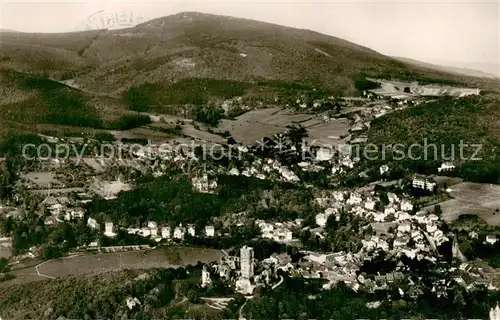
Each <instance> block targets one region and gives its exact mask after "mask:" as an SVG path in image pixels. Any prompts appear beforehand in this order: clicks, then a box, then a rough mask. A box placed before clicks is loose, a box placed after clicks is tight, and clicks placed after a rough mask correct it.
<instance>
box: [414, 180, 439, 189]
mask: <svg viewBox="0 0 500 320" xmlns="http://www.w3.org/2000/svg"><path fill="white" fill-rule="evenodd" d="M411 184H412V186H413V187H414V188H418V189H422V190H428V191H433V190H434V187H435V186H436V183H435V182H432V181H429V180H425V179H421V178H416V177H415V178H413V180H412V183H411Z"/></svg>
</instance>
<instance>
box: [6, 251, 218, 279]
mask: <svg viewBox="0 0 500 320" xmlns="http://www.w3.org/2000/svg"><path fill="white" fill-rule="evenodd" d="M222 255H223V254H222V252H221V251H219V250H215V249H205V248H189V247H172V248H159V249H154V250H148V251H128V252H117V253H99V254H84V255H80V256H72V257H66V258H62V259H57V260H50V261H47V262H44V263H41V264H39V265H38V267H28V268H24V269H19V270H15V271H13V272H12V274H14V275H15V276H16V278H15V279H13V280H9V281H6V282H4V283H2V284H0V286H1V285H3V284H5V285H7V284H14V283H28V282H33V281H40V280H46V279H48V278H57V277H65V276H77V275H82V274H96V273H101V272H105V271H111V270H121V269H150V268H177V267H181V266H187V265H195V264H197V263H198V261H201V262H204V263H208V262H212V261H218V260H219V259H220V258H221V257H222ZM37 270H38V271H37Z"/></svg>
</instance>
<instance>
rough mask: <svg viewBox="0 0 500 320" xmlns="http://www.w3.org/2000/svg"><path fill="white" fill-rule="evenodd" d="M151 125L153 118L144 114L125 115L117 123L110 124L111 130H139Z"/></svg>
mask: <svg viewBox="0 0 500 320" xmlns="http://www.w3.org/2000/svg"><path fill="white" fill-rule="evenodd" d="M150 123H151V118H150V117H149V116H148V115H143V114H125V115H123V116H121V117H120V118H119V119H118V120H116V121H115V122H113V123H111V124H109V125H108V126H107V127H108V128H109V129H115V130H129V129H133V128H138V127H142V126H145V125H147V124H150Z"/></svg>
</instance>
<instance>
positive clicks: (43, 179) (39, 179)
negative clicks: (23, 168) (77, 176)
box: [21, 172, 61, 188]
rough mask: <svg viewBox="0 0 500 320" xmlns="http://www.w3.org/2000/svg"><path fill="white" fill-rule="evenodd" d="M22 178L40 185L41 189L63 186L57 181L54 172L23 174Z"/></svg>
mask: <svg viewBox="0 0 500 320" xmlns="http://www.w3.org/2000/svg"><path fill="white" fill-rule="evenodd" d="M21 178H24V179H26V180H28V181H30V182H32V183H34V184H36V185H38V186H39V187H40V188H44V187H48V186H49V185H58V184H61V182H60V181H59V180H57V179H56V177H55V174H54V173H53V172H29V173H26V174H22V175H21Z"/></svg>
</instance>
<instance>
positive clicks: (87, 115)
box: [21, 77, 103, 128]
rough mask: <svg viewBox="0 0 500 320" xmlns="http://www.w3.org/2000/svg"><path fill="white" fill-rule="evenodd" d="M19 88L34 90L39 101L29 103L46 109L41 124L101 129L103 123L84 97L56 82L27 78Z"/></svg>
mask: <svg viewBox="0 0 500 320" xmlns="http://www.w3.org/2000/svg"><path fill="white" fill-rule="evenodd" d="M21 86H22V87H23V88H24V89H26V90H36V91H37V92H39V94H40V98H41V99H40V100H34V101H31V102H32V103H35V104H36V105H37V106H36V107H37V108H46V114H45V115H43V117H42V119H39V120H40V121H42V122H48V123H53V124H63V125H72V126H79V127H92V128H101V127H102V126H103V122H102V119H101V117H100V116H99V114H98V112H97V110H96V109H95V108H94V107H93V106H90V104H89V102H88V101H87V99H86V97H85V96H84V95H83V94H81V93H80V92H78V91H75V90H73V89H71V88H69V87H66V86H64V85H62V84H60V83H58V82H55V81H52V80H49V79H44V78H36V77H28V78H26V79H24V80H23V81H22V84H21Z"/></svg>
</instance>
